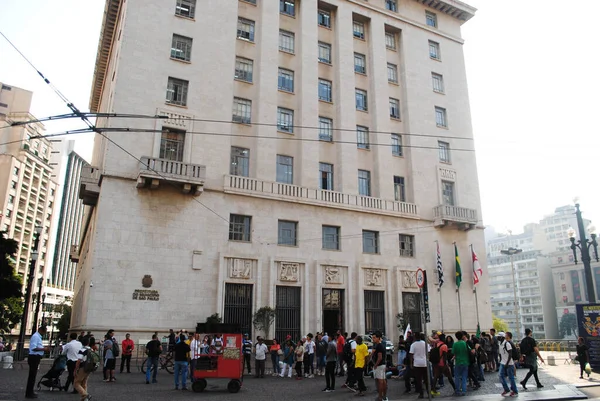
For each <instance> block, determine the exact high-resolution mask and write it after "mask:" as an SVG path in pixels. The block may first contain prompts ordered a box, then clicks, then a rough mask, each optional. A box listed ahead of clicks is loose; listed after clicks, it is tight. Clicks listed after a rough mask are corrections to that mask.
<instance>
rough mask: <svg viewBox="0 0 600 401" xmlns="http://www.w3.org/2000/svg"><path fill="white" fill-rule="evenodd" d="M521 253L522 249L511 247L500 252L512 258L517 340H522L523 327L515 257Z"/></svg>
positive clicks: (511, 269)
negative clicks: (520, 315)
mask: <svg viewBox="0 0 600 401" xmlns="http://www.w3.org/2000/svg"><path fill="white" fill-rule="evenodd" d="M521 252H523V250H522V249H517V248H513V247H510V248H508V249H502V250H501V251H500V253H501V254H502V255H508V256H510V275H511V276H512V283H513V297H514V301H513V304H514V306H515V318H516V319H517V333H516V334H517V338H520V336H521V327H520V322H519V302H518V301H517V284H516V282H515V276H516V274H517V272H516V271H515V262H514V256H515V255H516V254H518V253H521Z"/></svg>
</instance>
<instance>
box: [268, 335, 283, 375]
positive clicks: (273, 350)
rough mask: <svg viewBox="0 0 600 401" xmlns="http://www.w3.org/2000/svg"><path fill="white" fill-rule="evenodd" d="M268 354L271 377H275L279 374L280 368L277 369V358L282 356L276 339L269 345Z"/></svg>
mask: <svg viewBox="0 0 600 401" xmlns="http://www.w3.org/2000/svg"><path fill="white" fill-rule="evenodd" d="M269 352H270V353H271V363H273V376H277V375H279V373H281V368H280V367H279V357H280V355H282V354H283V351H282V350H281V346H280V345H279V341H277V339H276V338H274V339H273V344H271V348H270V349H269Z"/></svg>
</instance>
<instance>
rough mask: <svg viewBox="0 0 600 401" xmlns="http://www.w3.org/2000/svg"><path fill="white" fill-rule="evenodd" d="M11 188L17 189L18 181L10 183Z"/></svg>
mask: <svg viewBox="0 0 600 401" xmlns="http://www.w3.org/2000/svg"><path fill="white" fill-rule="evenodd" d="M10 187H11V188H12V189H17V182H16V181H13V182H11V183H10Z"/></svg>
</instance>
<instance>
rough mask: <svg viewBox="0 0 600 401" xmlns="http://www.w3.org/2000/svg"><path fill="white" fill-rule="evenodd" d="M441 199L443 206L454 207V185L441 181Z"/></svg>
mask: <svg viewBox="0 0 600 401" xmlns="http://www.w3.org/2000/svg"><path fill="white" fill-rule="evenodd" d="M442 199H443V200H444V205H448V206H454V183H453V182H450V181H442Z"/></svg>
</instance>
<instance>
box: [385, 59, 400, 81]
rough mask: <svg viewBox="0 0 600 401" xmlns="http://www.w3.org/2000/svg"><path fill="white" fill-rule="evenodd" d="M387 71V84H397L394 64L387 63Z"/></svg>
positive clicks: (396, 71) (396, 68)
mask: <svg viewBox="0 0 600 401" xmlns="http://www.w3.org/2000/svg"><path fill="white" fill-rule="evenodd" d="M387 71H388V82H391V83H393V84H397V83H398V67H397V66H396V64H392V63H388V65H387Z"/></svg>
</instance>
